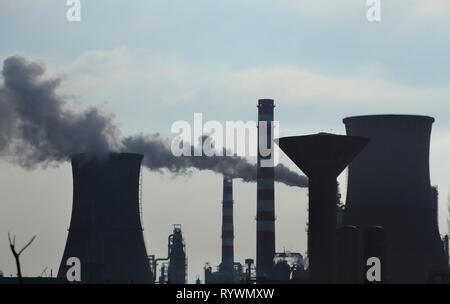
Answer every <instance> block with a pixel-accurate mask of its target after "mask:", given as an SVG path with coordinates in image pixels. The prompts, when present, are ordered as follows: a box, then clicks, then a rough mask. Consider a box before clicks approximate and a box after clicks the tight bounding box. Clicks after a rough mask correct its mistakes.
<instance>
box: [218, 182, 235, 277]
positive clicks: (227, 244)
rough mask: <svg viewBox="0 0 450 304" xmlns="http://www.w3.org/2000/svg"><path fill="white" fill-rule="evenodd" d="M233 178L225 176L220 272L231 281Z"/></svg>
mask: <svg viewBox="0 0 450 304" xmlns="http://www.w3.org/2000/svg"><path fill="white" fill-rule="evenodd" d="M233 222H234V221H233V180H232V179H231V178H229V177H226V176H224V178H223V200H222V263H220V267H219V268H220V272H221V273H222V274H223V275H224V276H225V277H229V279H230V281H231V280H232V276H233V269H234V226H233Z"/></svg>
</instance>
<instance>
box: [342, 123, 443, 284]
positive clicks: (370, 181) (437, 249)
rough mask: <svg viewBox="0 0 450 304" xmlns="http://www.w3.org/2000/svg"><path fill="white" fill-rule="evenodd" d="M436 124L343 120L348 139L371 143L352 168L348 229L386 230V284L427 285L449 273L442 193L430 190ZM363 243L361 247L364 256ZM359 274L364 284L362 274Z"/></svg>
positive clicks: (347, 212) (352, 164) (347, 214)
mask: <svg viewBox="0 0 450 304" xmlns="http://www.w3.org/2000/svg"><path fill="white" fill-rule="evenodd" d="M433 122H434V119H433V118H431V117H426V116H412V115H371V116H357V117H350V118H346V119H344V123H345V126H346V130H347V134H348V135H351V136H363V137H367V138H370V143H369V144H368V145H367V147H366V149H364V151H363V152H362V153H361V154H360V155H359V156H358V157H356V159H355V160H354V161H353V162H352V163H351V164H350V167H349V172H348V191H347V203H346V208H345V219H344V224H345V225H351V226H355V227H357V228H358V229H359V230H360V231H364V230H366V229H367V227H371V226H381V227H383V228H384V233H385V241H384V242H385V244H384V246H385V251H384V256H385V257H384V261H383V264H384V269H385V280H386V282H387V283H425V282H428V281H429V280H430V278H431V279H432V276H433V275H434V274H441V273H444V272H447V271H448V262H447V257H446V256H445V252H444V248H443V246H442V242H441V239H440V235H439V230H438V223H437V205H436V200H437V192H436V191H434V190H433V189H432V187H431V184H430V170H429V151H430V135H431V128H432V124H433ZM360 237H361V236H360ZM363 243H364V242H363V241H362V240H360V241H359V244H360V245H359V246H360V250H362V248H361V246H363V245H362V244H363ZM359 265H361V266H362V265H364V264H363V263H362V261H361V262H360V263H359ZM358 271H359V277H360V278H362V277H363V276H362V271H363V269H359V270H358Z"/></svg>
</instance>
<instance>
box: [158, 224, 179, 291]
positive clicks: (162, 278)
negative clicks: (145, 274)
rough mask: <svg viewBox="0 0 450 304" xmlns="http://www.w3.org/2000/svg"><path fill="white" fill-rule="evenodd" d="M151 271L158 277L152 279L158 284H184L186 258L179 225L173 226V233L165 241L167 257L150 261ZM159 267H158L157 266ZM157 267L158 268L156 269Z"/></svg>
mask: <svg viewBox="0 0 450 304" xmlns="http://www.w3.org/2000/svg"><path fill="white" fill-rule="evenodd" d="M150 263H152V269H154V272H155V273H157V272H158V269H159V277H158V278H156V275H155V278H154V281H155V282H156V283H158V284H186V283H187V256H186V244H185V243H184V239H183V233H182V231H181V225H179V224H175V225H173V232H172V234H170V235H169V237H168V240H167V257H164V258H157V259H155V258H153V257H152V259H151V262H150ZM158 265H159V266H158ZM158 267H159V268H158Z"/></svg>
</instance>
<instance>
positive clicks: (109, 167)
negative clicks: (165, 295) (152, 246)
mask: <svg viewBox="0 0 450 304" xmlns="http://www.w3.org/2000/svg"><path fill="white" fill-rule="evenodd" d="M142 158H143V156H142V155H140V154H128V153H120V154H118V153H111V154H109V155H105V156H104V157H96V156H94V155H87V154H78V155H75V156H74V157H72V175H73V207H72V217H71V220H70V228H69V235H68V237H67V242H66V247H65V250H64V255H63V258H62V261H61V264H60V267H59V272H58V277H59V278H66V273H67V270H68V269H69V267H70V266H71V265H70V266H68V265H66V263H67V260H68V259H69V258H70V257H77V258H79V259H80V262H81V280H82V282H83V283H107V282H109V283H151V282H152V280H153V277H152V273H151V270H150V266H149V264H148V260H147V252H146V249H145V243H144V237H143V233H142V226H141V220H140V214H139V177H140V168H141V161H142Z"/></svg>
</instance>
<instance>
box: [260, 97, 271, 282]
mask: <svg viewBox="0 0 450 304" xmlns="http://www.w3.org/2000/svg"><path fill="white" fill-rule="evenodd" d="M274 107H275V106H274V104H273V100H272V99H260V100H259V101H258V166H257V171H258V172H257V186H256V187H257V194H256V196H257V198H256V277H257V280H264V279H267V278H268V277H269V275H270V272H271V270H272V267H273V258H274V256H275V194H274V168H273V158H272V153H270V154H269V155H268V156H263V155H261V153H260V149H259V148H260V147H261V146H262V147H266V148H268V149H273V134H272V133H273V132H272V124H273V108H274ZM261 123H262V124H261ZM264 124H265V126H266V128H262V126H263V125H264ZM264 131H265V132H267V133H266V134H263V133H262V132H264ZM261 138H263V139H265V140H266V142H261V141H260V140H261Z"/></svg>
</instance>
